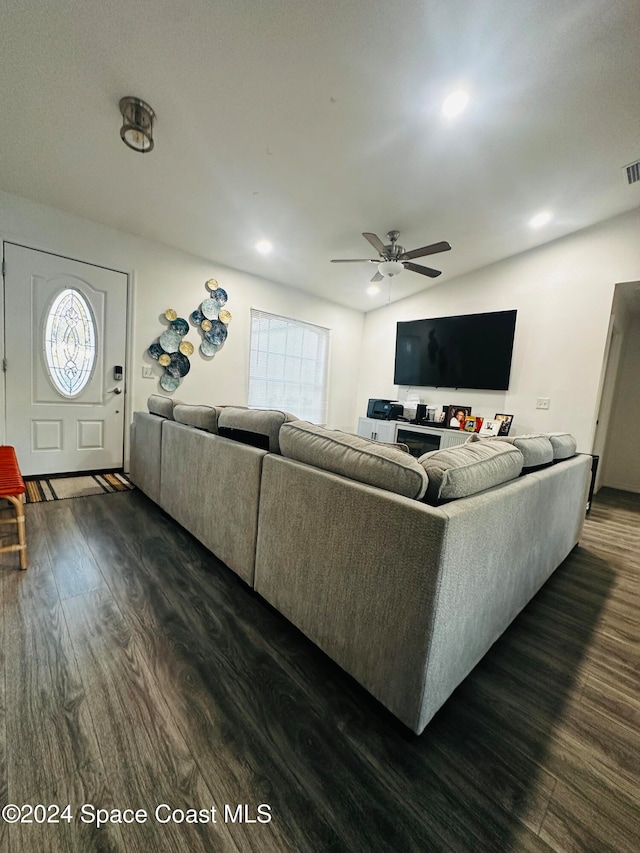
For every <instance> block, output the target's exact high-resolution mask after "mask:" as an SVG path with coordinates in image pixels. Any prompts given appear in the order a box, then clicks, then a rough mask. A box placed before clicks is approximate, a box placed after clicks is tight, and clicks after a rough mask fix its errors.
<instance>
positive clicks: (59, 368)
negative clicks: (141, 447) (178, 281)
mask: <svg viewBox="0 0 640 853" xmlns="http://www.w3.org/2000/svg"><path fill="white" fill-rule="evenodd" d="M4 258H5V293H4V298H5V369H6V373H5V388H6V407H5V411H6V433H5V434H6V442H7V444H11V445H13V446H14V447H15V449H16V454H17V456H18V462H19V464H20V468H21V470H22V473H23V474H25V475H27V474H29V475H38V474H42V475H44V474H60V473H67V472H77V471H99V470H107V469H117V468H122V465H123V445H124V389H125V385H124V376H125V373H124V371H125V351H126V328H127V276H126V275H125V274H124V273H119V272H114V271H113V270H108V269H104V268H103V267H96V266H93V265H91V264H85V263H81V262H80V261H73V260H69V259H68V258H62V257H60V256H58V255H50V254H47V253H46V252H40V251H36V250H34V249H27V248H25V247H24V246H17V245H15V244H13V243H5V244H4ZM118 368H119V369H118ZM118 377H119V378H118Z"/></svg>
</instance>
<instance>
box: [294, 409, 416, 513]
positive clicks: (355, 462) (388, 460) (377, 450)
mask: <svg viewBox="0 0 640 853" xmlns="http://www.w3.org/2000/svg"><path fill="white" fill-rule="evenodd" d="M280 451H281V453H282V455H283V456H286V457H288V458H289V459H295V460H296V461H298V462H305V463H306V464H307V465H313V466H314V467H315V468H322V469H323V470H325V471H331V472H332V473H333V474H339V475H340V476H342V477H348V478H349V479H350V480H357V481H358V482H360V483H367V484H368V485H370V486H377V487H378V488H380V489H386V490H387V491H389V492H395V493H396V494H398V495H404V496H405V497H408V498H421V497H422V496H423V495H424V493H425V490H426V488H427V482H428V480H427V475H426V473H425V471H424V468H422V466H420V465H419V464H418V462H417V460H416V459H414V458H413V456H411V455H410V454H409V453H406V452H404V451H403V450H401V449H400V448H398V447H395V446H394V445H391V444H383V443H382V442H380V441H371V440H370V439H368V438H362V436H359V435H353V434H352V433H350V432H340V431H339V430H333V429H326V428H325V427H321V426H317V425H316V424H310V423H307V421H294V422H293V423H286V424H284V425H283V426H282V428H281V429H280Z"/></svg>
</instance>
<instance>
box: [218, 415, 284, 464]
mask: <svg viewBox="0 0 640 853" xmlns="http://www.w3.org/2000/svg"><path fill="white" fill-rule="evenodd" d="M295 420H296V417H295V415H291V414H289V413H288V412H279V411H277V410H275V409H240V408H237V407H236V406H225V407H224V408H223V409H221V411H220V414H219V415H218V434H219V435H222V436H224V437H225V438H232V439H233V440H234V441H241V442H243V444H251V445H253V446H254V447H259V448H261V449H262V450H269V451H270V452H271V453H280V443H279V434H280V427H281V426H282V425H283V424H285V423H289V422H290V421H295Z"/></svg>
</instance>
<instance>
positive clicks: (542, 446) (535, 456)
mask: <svg viewBox="0 0 640 853" xmlns="http://www.w3.org/2000/svg"><path fill="white" fill-rule="evenodd" d="M500 440H501V441H506V442H508V443H509V444H513V446H514V447H517V448H518V450H519V451H520V452H521V453H522V455H523V456H524V465H523V467H522V472H523V473H524V474H526V473H528V472H529V471H538V470H539V469H540V468H546V466H547V465H551V464H552V463H553V447H552V445H551V442H550V441H549V438H548V436H546V435H540V434H537V433H536V434H532V435H514V436H511V437H509V438H507V437H505V438H503V439H500Z"/></svg>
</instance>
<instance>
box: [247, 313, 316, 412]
mask: <svg viewBox="0 0 640 853" xmlns="http://www.w3.org/2000/svg"><path fill="white" fill-rule="evenodd" d="M329 335H330V332H329V329H325V328H323V327H322V326H314V325H312V324H311V323H301V322H300V321H299V320H290V319H289V318H288V317H279V316H277V315H276V314H268V313H267V312H266V311H256V310H255V309H253V308H252V309H251V350H250V354H249V401H248V402H249V407H250V408H256V409H281V410H284V411H286V412H291V414H293V415H297V416H298V417H299V418H300V419H301V420H305V421H311V422H312V423H315V424H324V423H326V419H327V367H328V360H329Z"/></svg>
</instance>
